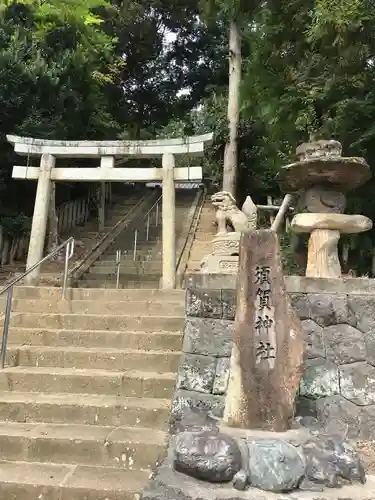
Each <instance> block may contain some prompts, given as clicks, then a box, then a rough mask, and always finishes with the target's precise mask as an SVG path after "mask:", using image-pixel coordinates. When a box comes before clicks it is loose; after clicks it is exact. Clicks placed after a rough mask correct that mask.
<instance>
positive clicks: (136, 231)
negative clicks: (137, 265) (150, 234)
mask: <svg viewBox="0 0 375 500" xmlns="http://www.w3.org/2000/svg"><path fill="white" fill-rule="evenodd" d="M137 238H138V229H136V230H135V231H134V247H133V260H135V258H136V256H137Z"/></svg>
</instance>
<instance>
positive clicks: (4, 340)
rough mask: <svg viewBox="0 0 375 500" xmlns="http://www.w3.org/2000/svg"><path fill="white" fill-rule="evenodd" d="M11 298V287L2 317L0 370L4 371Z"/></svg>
mask: <svg viewBox="0 0 375 500" xmlns="http://www.w3.org/2000/svg"><path fill="white" fill-rule="evenodd" d="M12 298H13V287H12V286H11V287H10V288H9V290H8V294H7V302H6V307H5V316H4V327H3V338H2V341H1V368H2V369H4V366H5V357H6V351H7V340H8V333H9V322H10V313H11V311H12Z"/></svg>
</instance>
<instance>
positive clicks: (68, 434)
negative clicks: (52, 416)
mask: <svg viewBox="0 0 375 500" xmlns="http://www.w3.org/2000/svg"><path fill="white" fill-rule="evenodd" d="M165 439H166V435H165V432H164V431H158V430H156V429H143V428H134V427H115V426H95V425H79V424H39V423H37V424H29V423H27V424H26V423H19V422H0V449H1V450H2V453H1V454H2V459H3V460H17V461H18V460H19V461H25V462H52V463H60V464H66V463H68V464H77V465H95V466H107V467H118V468H122V469H135V470H140V469H151V468H152V467H153V466H154V465H155V463H156V462H157V460H158V457H159V455H160V454H161V453H162V452H163V448H164V443H165Z"/></svg>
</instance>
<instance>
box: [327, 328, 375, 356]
mask: <svg viewBox="0 0 375 500" xmlns="http://www.w3.org/2000/svg"><path fill="white" fill-rule="evenodd" d="M324 339H325V342H326V345H327V358H328V359H329V360H331V361H333V362H334V363H337V364H339V365H343V364H347V363H354V362H356V361H365V360H366V345H365V336H364V334H363V333H362V332H361V331H360V330H358V329H357V328H353V327H352V326H350V325H342V324H341V325H332V326H327V327H326V328H324Z"/></svg>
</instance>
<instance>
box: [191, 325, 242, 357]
mask: <svg viewBox="0 0 375 500" xmlns="http://www.w3.org/2000/svg"><path fill="white" fill-rule="evenodd" d="M232 328H233V322H232V321H226V320H220V319H207V318H188V319H187V320H186V323H185V335H184V343H183V351H184V352H186V353H191V354H204V355H207V356H209V355H211V356H217V357H228V356H230V353H231V349H232Z"/></svg>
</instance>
